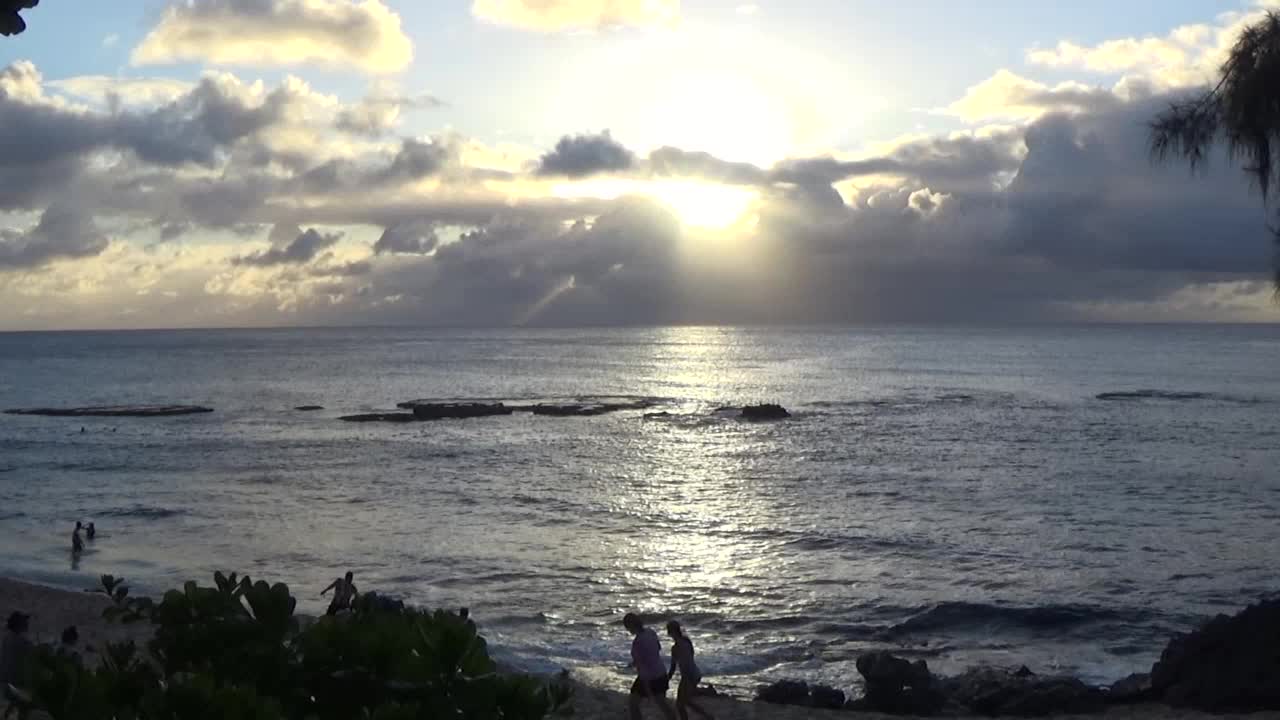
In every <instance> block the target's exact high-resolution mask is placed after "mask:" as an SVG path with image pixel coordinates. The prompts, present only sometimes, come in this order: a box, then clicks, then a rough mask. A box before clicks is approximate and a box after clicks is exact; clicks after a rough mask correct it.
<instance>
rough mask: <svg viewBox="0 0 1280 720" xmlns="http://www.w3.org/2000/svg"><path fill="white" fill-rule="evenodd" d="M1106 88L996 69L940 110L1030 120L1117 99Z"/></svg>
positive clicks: (973, 118)
mask: <svg viewBox="0 0 1280 720" xmlns="http://www.w3.org/2000/svg"><path fill="white" fill-rule="evenodd" d="M1117 101H1118V99H1117V98H1116V96H1115V95H1114V94H1113V93H1112V92H1111V91H1110V90H1107V89H1104V88H1098V87H1090V86H1088V85H1084V84H1082V83H1077V82H1064V83H1060V84H1058V85H1054V86H1052V87H1050V86H1049V85H1046V84H1044V83H1039V82H1036V81H1034V80H1031V79H1028V78H1025V77H1022V76H1021V75H1018V74H1016V73H1013V72H1010V71H1009V70H1004V69H1002V70H999V71H997V72H996V74H995V75H992V76H991V77H990V78H988V79H986V80H984V81H982V82H980V83H978V84H977V85H974V86H973V87H971V88H969V89H968V90H966V91H965V94H964V97H962V98H960V99H959V100H957V101H955V102H953V103H951V104H950V105H948V106H947V107H946V108H944V109H943V112H944V113H945V114H948V115H954V116H956V117H959V118H961V119H963V120H965V121H966V122H983V121H989V120H1025V119H1032V118H1036V117H1039V116H1040V115H1043V114H1044V113H1046V112H1052V111H1063V110H1067V111H1079V110H1086V109H1091V108H1097V107H1100V106H1105V105H1110V104H1114V103H1115V102H1117Z"/></svg>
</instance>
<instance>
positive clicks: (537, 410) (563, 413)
mask: <svg viewBox="0 0 1280 720" xmlns="http://www.w3.org/2000/svg"><path fill="white" fill-rule="evenodd" d="M529 412H531V413H533V414H534V415H551V416H553V417H585V416H588V415H603V414H605V413H606V412H608V410H606V409H605V408H604V406H602V405H534V406H532V407H530V408H529Z"/></svg>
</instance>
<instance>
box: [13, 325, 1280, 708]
mask: <svg viewBox="0 0 1280 720" xmlns="http://www.w3.org/2000/svg"><path fill="white" fill-rule="evenodd" d="M1105 393H1123V394H1124V395H1122V396H1120V397H1112V398H1109V399H1100V398H1098V395H1100V394H1105ZM579 397H589V398H595V397H627V398H651V399H653V400H654V401H655V402H656V403H658V406H657V407H655V408H653V410H654V411H658V410H665V411H667V412H669V413H671V415H670V416H667V417H663V418H658V419H646V418H644V417H643V412H640V411H628V412H620V413H617V414H612V415H604V416H596V417H568V418H557V417H535V416H532V415H527V414H516V415H512V416H508V417H493V418H482V419H473V420H451V421H441V422H432V423H413V424H404V425H382V424H352V423H344V422H341V421H339V420H337V417H338V416H339V415H342V414H346V413H353V412H362V411H371V410H381V409H389V408H393V407H394V405H395V403H396V402H399V401H404V400H409V399H415V398H436V399H493V400H505V401H521V402H528V401H540V400H543V401H552V400H563V399H572V398H579ZM758 401H776V402H780V403H782V404H784V405H785V406H787V407H788V408H790V409H791V410H792V412H793V413H794V417H793V418H792V419H790V420H788V421H784V422H776V423H750V422H744V421H740V420H738V419H735V418H734V417H732V414H730V413H716V412H715V410H716V409H717V408H719V407H721V406H724V405H737V404H742V403H747V402H758ZM114 403H193V404H204V405H209V406H211V407H213V408H215V409H216V411H215V412H213V413H211V414H206V415H195V416H187V417H175V418H145V419H144V418H103V419H94V418H46V417H26V416H12V415H2V416H0V538H3V542H2V543H0V572H2V573H4V574H6V575H11V576H16V577H21V578H27V579H31V580H35V581H41V582H46V583H53V584H57V585H62V586H66V587H70V588H81V587H88V586H90V585H92V584H94V578H95V577H96V576H97V575H98V574H101V573H114V574H116V575H123V576H125V577H126V578H127V579H128V580H129V581H130V583H131V584H132V585H133V586H134V588H135V589H137V590H140V591H151V592H157V591H161V590H164V589H166V588H168V587H171V586H175V585H177V584H179V583H180V582H181V581H183V580H185V579H188V578H191V577H196V578H202V579H203V578H208V577H209V576H210V575H211V573H212V572H213V571H214V570H217V569H223V570H236V571H239V572H241V573H249V574H251V575H252V576H254V577H255V578H257V577H259V576H261V577H263V578H267V579H272V580H283V581H286V582H288V583H289V584H290V585H291V587H293V588H294V590H295V593H296V594H297V595H299V597H300V599H301V603H302V606H303V608H304V609H307V610H311V611H318V610H321V609H322V608H323V602H324V601H323V600H321V599H320V598H319V597H318V592H319V590H320V589H321V588H323V587H324V586H325V585H326V584H327V583H328V582H329V581H330V580H332V578H333V577H334V576H335V575H337V574H339V573H341V572H342V571H345V570H347V569H351V570H354V571H355V573H356V581H357V584H358V585H359V586H360V587H361V588H362V589H371V588H372V589H377V590H379V591H382V592H388V593H392V594H395V595H399V596H401V597H403V598H405V599H407V600H409V601H412V602H416V603H421V604H427V605H433V606H445V607H454V606H461V605H467V606H470V607H471V609H472V612H473V615H474V616H475V617H476V619H477V620H478V621H479V623H480V625H481V627H482V629H483V631H484V632H485V633H486V634H487V635H488V636H489V637H490V643H491V645H492V646H493V647H495V648H496V651H497V652H498V653H499V654H500V655H501V656H502V657H503V658H505V659H506V660H508V661H509V662H512V663H515V664H517V665H519V666H521V667H524V668H527V669H530V670H536V671H543V670H551V669H554V668H556V667H570V668H573V669H575V670H576V671H577V672H579V673H580V674H582V675H584V676H586V677H587V678H589V679H593V680H596V681H599V682H605V683H619V685H620V684H621V673H623V672H624V666H625V663H626V661H627V647H628V640H629V638H628V637H627V636H626V635H625V634H624V633H623V632H622V630H621V628H620V627H619V626H618V621H619V619H620V617H621V615H622V613H623V612H625V611H628V610H637V611H641V612H644V613H649V614H652V615H653V616H668V615H670V616H674V617H678V618H680V619H682V620H683V621H684V622H685V624H686V626H687V627H688V629H689V630H690V632H691V634H692V636H693V637H694V639H695V641H696V643H697V646H698V651H699V656H700V658H701V661H702V664H703V665H704V666H705V671H706V673H707V675H708V679H709V680H710V681H711V682H713V683H714V684H716V685H717V686H719V687H725V688H729V689H731V690H736V691H738V692H743V693H746V692H750V690H751V688H753V687H754V686H755V685H756V684H757V683H759V682H762V681H766V680H770V679H776V678H783V677H803V678H808V679H814V680H822V681H826V682H829V683H832V684H835V685H838V686H843V687H851V686H854V685H855V684H856V680H857V673H856V671H855V669H854V666H853V660H854V658H856V656H857V655H858V653H860V652H862V651H865V650H868V649H874V648H887V649H891V650H894V651H896V652H900V653H902V654H905V655H907V656H909V657H913V658H915V657H919V658H924V659H926V660H927V661H928V662H929V664H930V666H931V667H933V668H935V669H938V670H940V671H944V672H952V671H957V670H959V669H961V668H963V667H964V666H967V665H970V664H973V663H978V662H993V663H999V664H1010V665H1016V664H1026V665H1028V666H1030V667H1031V668H1032V669H1033V670H1036V671H1039V672H1069V673H1075V674H1078V675H1080V676H1082V677H1084V678H1086V679H1088V680H1092V681H1097V682H1103V681H1108V680H1113V679H1115V678H1118V677H1120V676H1122V675H1124V674H1127V673H1129V672H1132V671H1138V670H1143V669H1146V668H1147V667H1149V665H1150V663H1151V662H1152V661H1153V659H1154V658H1155V657H1156V656H1157V655H1158V653H1159V651H1160V649H1161V648H1162V646H1163V645H1164V643H1165V642H1166V641H1167V639H1168V637H1169V636H1170V635H1171V634H1172V633H1175V632H1178V631H1183V630H1187V629H1190V628H1191V627H1193V626H1195V625H1196V623H1198V622H1200V621H1201V620H1202V619H1203V618H1205V617H1206V616H1208V615H1211V614H1213V613H1216V612H1221V611H1227V612H1230V611H1233V610H1236V609H1238V608H1239V607H1241V606H1243V605H1244V604H1247V603H1248V602H1250V601H1252V600H1255V599H1257V598H1258V597H1261V596H1264V595H1267V594H1270V593H1272V592H1274V591H1276V590H1280V578H1277V570H1276V565H1275V556H1276V552H1277V548H1278V547H1280V473H1278V472H1277V470H1276V468H1277V467H1280V424H1278V420H1277V418H1278V417H1280V414H1278V411H1280V327H1257V326H1254V327H1236V326H1231V327H1222V326H1107V327H1043V328H1014V329H1009V328H1005V329H991V328H947V329H930V328H862V329H754V328H742V329H735V328H658V329H620V330H470V331H462V330H449V331H446V330H420V329H369V330H338V329H306V330H271V331H182V332H119V333H51V334H3V335H0V407H5V408H11V407H29V406H50V405H54V406H59V405H68V406H71V405H91V404H114ZM304 404H319V405H323V406H325V408H326V409H325V410H323V411H320V412H315V413H301V412H297V411H295V410H293V408H294V406H297V405H304ZM82 427H83V428H84V432H81V428H82ZM76 519H92V520H94V521H96V523H97V525H98V527H99V529H100V533H99V537H98V539H97V541H96V542H95V543H93V545H92V546H91V547H90V549H89V551H88V552H87V553H86V554H85V555H84V556H83V557H82V558H81V559H80V560H79V561H78V562H75V563H73V562H72V560H71V558H70V555H69V552H68V545H69V541H68V536H69V533H70V530H71V526H72V525H73V523H74V521H75V520H76Z"/></svg>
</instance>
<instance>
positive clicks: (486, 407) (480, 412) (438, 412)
mask: <svg viewBox="0 0 1280 720" xmlns="http://www.w3.org/2000/svg"><path fill="white" fill-rule="evenodd" d="M412 410H413V416H414V417H415V418H417V419H419V420H446V419H465V418H477V417H492V416H494V415H510V414H511V408H509V407H507V406H506V405H503V404H502V403H421V404H418V405H414V406H413V407H412Z"/></svg>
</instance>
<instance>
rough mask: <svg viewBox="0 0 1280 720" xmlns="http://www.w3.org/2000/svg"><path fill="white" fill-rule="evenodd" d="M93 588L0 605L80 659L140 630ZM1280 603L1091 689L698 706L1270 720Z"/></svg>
mask: <svg viewBox="0 0 1280 720" xmlns="http://www.w3.org/2000/svg"><path fill="white" fill-rule="evenodd" d="M107 605H108V602H107V599H106V598H105V597H104V596H102V595H94V594H87V593H84V592H71V591H67V590H59V589H54V588H49V587H44V586H40V585H31V584H28V583H24V582H20V581H16V580H7V579H3V578H0V614H3V615H6V616H7V615H8V614H9V613H10V612H12V611H15V610H17V611H23V612H30V611H34V614H33V617H32V626H33V633H34V636H35V638H36V639H37V641H46V640H47V641H51V640H52V639H53V638H56V637H58V634H59V633H60V632H62V631H63V629H64V628H65V627H66V626H68V625H76V626H77V627H78V630H79V634H80V637H81V646H80V647H81V649H82V651H84V652H85V653H86V654H87V655H88V656H89V657H94V656H95V655H96V651H97V650H98V649H100V648H101V647H102V646H103V644H104V643H106V642H112V641H120V640H125V639H140V636H139V635H138V633H139V632H141V631H142V628H140V626H137V625H121V624H118V623H111V622H107V621H105V620H103V619H102V609H103V608H104V607H106V606H107ZM1278 629H1280V600H1275V601H1264V602H1260V603H1258V604H1256V605H1253V606H1250V607H1249V608H1247V609H1245V610H1244V611H1242V612H1241V613H1239V614H1237V615H1235V616H1233V617H1226V616H1220V617H1217V618H1215V619H1213V620H1212V621H1210V622H1209V623H1207V624H1206V625H1204V626H1203V627H1201V628H1200V629H1199V630H1197V631H1195V632H1192V633H1188V634H1185V635H1180V636H1178V637H1176V638H1174V640H1173V641H1171V642H1170V643H1169V645H1168V647H1166V649H1165V651H1164V653H1163V654H1162V656H1161V658H1160V661H1159V662H1157V663H1156V665H1155V666H1154V667H1153V669H1152V672H1151V673H1150V674H1146V675H1141V676H1132V677H1129V678H1125V679H1124V680H1121V681H1119V682H1117V683H1114V684H1112V685H1111V686H1110V687H1093V686H1089V685H1086V684H1085V683H1083V682H1081V681H1080V680H1078V679H1075V678H1066V677H1051V676H1041V675H1037V674H1036V673H1034V672H1032V671H1030V670H1028V669H1026V668H1019V669H1016V670H1008V669H1001V668H993V667H977V668H971V669H970V670H967V671H965V672H964V673H961V674H960V675H957V676H952V677H940V676H936V675H934V674H932V673H931V672H930V671H929V669H928V666H927V665H926V664H925V663H924V662H923V661H919V660H918V661H915V662H910V661H908V660H905V659H902V658H898V657H895V656H893V655H892V654H890V653H888V652H883V651H881V652H875V653H868V654H866V655H864V656H862V657H861V658H860V659H859V660H858V663H857V669H858V672H859V674H861V675H862V676H863V687H864V688H865V693H864V695H863V697H861V698H856V699H850V698H847V697H846V695H845V693H844V692H843V691H841V690H838V689H835V688H829V687H824V686H820V685H819V686H814V685H810V684H808V683H805V682H803V681H796V680H793V681H783V682H777V683H773V684H771V685H768V686H765V687H762V688H760V689H759V692H758V694H757V696H756V698H755V699H754V701H747V700H742V699H736V698H731V697H725V696H721V695H715V694H714V691H712V692H711V694H709V696H708V697H707V699H706V705H707V706H708V707H709V709H711V711H712V712H713V713H714V714H715V716H716V717H717V718H720V719H721V720H747V719H754V718H776V719H778V720H798V719H799V718H836V717H848V716H849V715H850V714H851V713H854V714H857V715H860V716H863V717H938V716H942V717H961V718H965V717H993V716H1007V717H1039V716H1055V717H1107V718H1123V719H1124V720H1138V719H1142V720H1145V719H1147V718H1186V719H1188V720H1191V719H1194V718H1211V717H1224V716H1228V715H1229V714H1234V713H1241V712H1252V713H1254V714H1253V715H1251V717H1253V718H1280V675H1278V674H1277V673H1278V672H1280V665H1277V663H1276V662H1275V660H1276V657H1277V655H1276V652H1277V651H1276V648H1277V647H1280V645H1277V643H1276V640H1277V630H1278ZM573 684H574V686H575V694H574V701H573V708H574V717H579V718H586V719H587V720H594V719H595V718H601V719H603V718H615V717H619V716H621V714H622V713H623V712H624V711H625V707H626V697H625V695H624V694H623V693H622V692H620V691H621V690H622V688H621V687H618V688H613V687H600V686H591V685H586V684H583V683H581V682H576V681H575V682H574V683H573Z"/></svg>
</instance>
